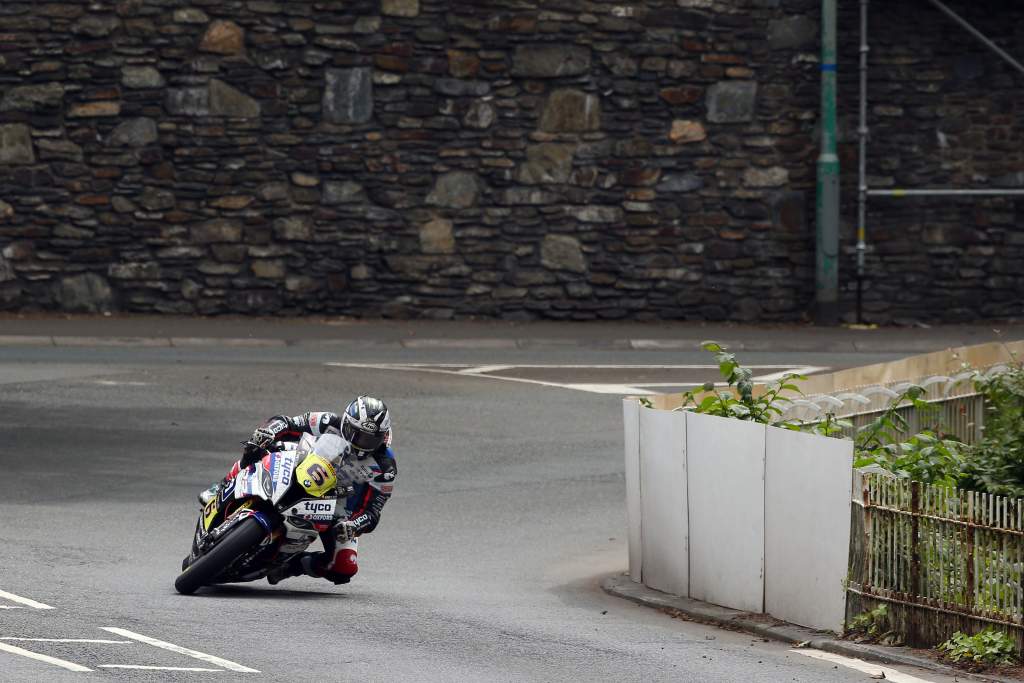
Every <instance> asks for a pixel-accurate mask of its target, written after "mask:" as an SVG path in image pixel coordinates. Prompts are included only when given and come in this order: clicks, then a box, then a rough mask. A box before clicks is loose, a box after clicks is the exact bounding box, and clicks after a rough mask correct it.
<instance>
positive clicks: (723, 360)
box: [682, 341, 807, 429]
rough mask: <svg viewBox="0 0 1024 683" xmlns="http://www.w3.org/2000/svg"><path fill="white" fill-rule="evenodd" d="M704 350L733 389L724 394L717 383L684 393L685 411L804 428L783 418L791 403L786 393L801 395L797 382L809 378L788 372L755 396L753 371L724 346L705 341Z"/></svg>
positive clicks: (709, 383) (730, 388)
mask: <svg viewBox="0 0 1024 683" xmlns="http://www.w3.org/2000/svg"><path fill="white" fill-rule="evenodd" d="M701 348H703V349H704V350H705V351H710V352H711V353H713V354H715V360H716V361H717V362H718V372H719V374H720V375H721V376H722V379H724V380H725V382H726V384H727V385H728V386H729V390H728V391H720V390H718V388H717V387H716V386H715V383H714V382H707V383H705V384H704V385H703V386H701V387H699V388H697V389H693V390H691V391H688V392H686V393H685V394H683V405H682V408H683V409H685V408H692V409H693V410H694V412H697V413H702V414H705V415H717V416H718V417H731V418H735V419H737V420H747V421H750V422H760V423H762V424H770V425H775V426H777V427H785V428H787V429H799V428H800V426H799V425H798V424H796V423H794V422H789V421H785V420H781V419H780V418H781V416H782V413H783V410H782V406H784V405H785V404H786V403H788V402H789V401H790V399H789V398H786V397H784V396H782V394H783V392H786V391H792V392H796V393H800V387H799V386H797V385H796V384H795V382H797V381H801V380H804V379H807V378H806V377H804V376H803V375H798V374H796V373H787V374H785V375H783V377H782V379H779V380H776V381H774V382H772V383H770V384H768V385H767V386H766V388H765V391H764V392H763V393H759V394H757V395H755V394H754V380H753V372H752V371H751V369H750V368H747V367H743V366H742V365H740V364H739V361H737V360H736V356H735V354H732V353H729V351H728V350H727V349H726V348H725V347H724V346H722V345H721V344H719V343H718V342H713V341H707V342H704V343H703V344H701Z"/></svg>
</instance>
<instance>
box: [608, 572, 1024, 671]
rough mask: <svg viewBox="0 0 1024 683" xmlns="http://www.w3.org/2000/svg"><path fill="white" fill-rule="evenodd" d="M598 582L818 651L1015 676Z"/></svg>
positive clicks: (658, 605) (651, 603)
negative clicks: (957, 666) (939, 660)
mask: <svg viewBox="0 0 1024 683" xmlns="http://www.w3.org/2000/svg"><path fill="white" fill-rule="evenodd" d="M601 588H603V589H604V591H605V592H607V593H608V594H610V595H614V596H616V597H620V598H624V599H626V600H629V601H631V602H635V603H637V604H639V605H644V606H645V607H650V608H652V609H656V610H660V611H664V612H666V613H668V614H675V615H679V616H682V617H683V618H685V619H692V620H694V621H698V622H701V623H705V624H715V625H718V626H721V627H723V628H728V629H735V630H738V631H743V632H745V633H752V634H754V635H757V636H761V637H763V638H768V639H771V640H777V641H780V642H783V643H789V644H791V645H798V646H799V647H809V648H814V649H816V650H822V651H824V652H831V653H834V654H837V655H841V656H843V657H848V658H854V659H861V660H868V661H871V662H880V663H882V664H892V665H896V666H907V667H916V668H918V669H924V670H927V671H934V672H937V673H941V674H945V675H949V676H954V677H956V676H959V677H960V678H970V679H972V680H978V681H991V682H993V683H997V682H998V683H1009V682H1018V681H1019V680H1020V679H1017V678H1004V677H1001V676H995V675H986V674H978V673H971V672H967V671H964V670H963V669H957V668H955V667H952V666H948V665H946V664H942V663H941V662H938V661H936V660H934V659H932V658H930V657H924V656H921V655H918V654H915V653H914V652H913V651H909V650H908V649H907V648H900V647H887V646H884V645H876V644H873V643H856V642H852V641H849V640H843V639H841V638H837V637H835V635H834V634H831V633H826V632H822V631H815V630H813V629H809V628H805V627H803V626H797V625H796V624H790V623H788V622H784V621H780V620H778V619H774V618H771V619H768V620H766V619H765V615H763V614H760V615H759V614H751V613H749V612H742V611H740V610H735V609H730V608H728V607H721V606H720V605H713V604H711V603H707V602H701V601H700V600H693V599H691V598H683V597H679V596H677V595H669V594H668V593H662V592H661V591H657V590H654V589H653V588H648V587H647V586H644V585H643V584H641V583H636V582H634V581H633V580H632V579H630V578H629V577H628V576H626V575H615V576H609V577H607V578H605V579H604V580H603V581H602V582H601Z"/></svg>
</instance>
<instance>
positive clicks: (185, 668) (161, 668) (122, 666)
mask: <svg viewBox="0 0 1024 683" xmlns="http://www.w3.org/2000/svg"><path fill="white" fill-rule="evenodd" d="M99 668H101V669H145V670H146V671H223V670H224V669H204V668H202V667H198V666H144V665H142V664H100V666H99Z"/></svg>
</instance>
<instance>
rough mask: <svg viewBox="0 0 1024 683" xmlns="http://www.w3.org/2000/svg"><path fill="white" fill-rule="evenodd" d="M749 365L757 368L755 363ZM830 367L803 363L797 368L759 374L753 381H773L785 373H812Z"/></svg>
mask: <svg viewBox="0 0 1024 683" xmlns="http://www.w3.org/2000/svg"><path fill="white" fill-rule="evenodd" d="M750 367H753V368H755V369H756V368H757V366H756V365H754V366H750ZM830 369H831V368H827V367H820V366H818V365H804V366H802V367H799V368H788V369H786V370H783V371H781V372H773V373H771V374H770V375H760V376H759V377H754V378H753V380H754V381H755V382H761V383H762V384H763V383H765V382H774V381H775V380H779V379H782V378H783V377H785V376H786V375H813V374H814V373H816V372H822V371H823V370H830Z"/></svg>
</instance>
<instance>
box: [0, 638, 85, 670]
mask: <svg viewBox="0 0 1024 683" xmlns="http://www.w3.org/2000/svg"><path fill="white" fill-rule="evenodd" d="M0 652H10V653H11V654H12V655H21V656H22V657H28V658H29V659H34V660H36V661H39V662H46V663H47V664H53V665H54V666H59V667H61V668H64V669H67V670H68V671H78V672H85V671H92V669H90V668H88V667H85V666H82V665H81V664H75V663H74V662H68V661H65V660H63V659H57V658H56V657H51V656H49V655H41V654H39V653H38V652H32V651H31V650H23V649H21V648H20V647H16V646H14V645H8V644H7V643H0Z"/></svg>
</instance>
